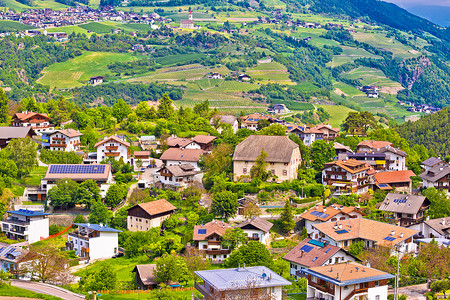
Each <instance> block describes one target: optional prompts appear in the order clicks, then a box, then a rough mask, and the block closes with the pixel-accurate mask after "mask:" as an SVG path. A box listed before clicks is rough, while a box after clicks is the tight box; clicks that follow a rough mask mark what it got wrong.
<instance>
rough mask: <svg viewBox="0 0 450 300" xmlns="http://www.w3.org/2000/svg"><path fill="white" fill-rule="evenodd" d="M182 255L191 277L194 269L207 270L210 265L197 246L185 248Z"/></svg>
mask: <svg viewBox="0 0 450 300" xmlns="http://www.w3.org/2000/svg"><path fill="white" fill-rule="evenodd" d="M182 257H183V259H184V262H185V263H186V267H187V268H188V270H189V272H190V274H191V278H193V277H194V272H195V271H201V270H209V268H210V267H211V264H210V263H209V260H207V259H205V258H204V256H203V255H202V254H201V253H200V251H199V250H198V249H197V248H194V247H189V248H186V250H185V252H184V254H183V256H182Z"/></svg>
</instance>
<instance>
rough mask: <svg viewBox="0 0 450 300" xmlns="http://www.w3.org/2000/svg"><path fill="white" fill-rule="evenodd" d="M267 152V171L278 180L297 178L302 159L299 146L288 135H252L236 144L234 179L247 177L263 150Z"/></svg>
mask: <svg viewBox="0 0 450 300" xmlns="http://www.w3.org/2000/svg"><path fill="white" fill-rule="evenodd" d="M262 150H264V151H265V152H266V153H267V158H266V162H268V164H269V165H268V166H267V171H268V172H269V173H270V174H271V175H272V176H273V180H274V181H276V182H282V181H286V180H292V179H296V178H297V169H298V166H299V165H300V163H301V161H302V156H301V153H300V148H299V146H298V145H297V144H296V143H294V142H293V141H291V140H290V139H289V138H288V137H287V136H269V135H250V136H249V137H247V138H246V139H245V140H243V141H242V142H241V143H239V144H238V145H237V146H236V149H235V151H234V154H233V173H234V180H235V181H237V180H240V179H247V178H249V176H250V170H251V169H252V167H253V166H254V165H255V162H256V160H257V158H258V157H259V155H260V154H261V151H262Z"/></svg>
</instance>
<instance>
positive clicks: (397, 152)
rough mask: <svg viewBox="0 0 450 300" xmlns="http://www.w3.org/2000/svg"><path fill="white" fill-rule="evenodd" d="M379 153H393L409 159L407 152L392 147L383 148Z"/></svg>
mask: <svg viewBox="0 0 450 300" xmlns="http://www.w3.org/2000/svg"><path fill="white" fill-rule="evenodd" d="M378 152H381V153H384V152H391V153H395V154H397V155H400V156H403V157H407V156H408V154H406V152H405V151H403V150H400V149H398V148H395V147H392V146H385V147H383V148H381V149H380V150H379V151H378Z"/></svg>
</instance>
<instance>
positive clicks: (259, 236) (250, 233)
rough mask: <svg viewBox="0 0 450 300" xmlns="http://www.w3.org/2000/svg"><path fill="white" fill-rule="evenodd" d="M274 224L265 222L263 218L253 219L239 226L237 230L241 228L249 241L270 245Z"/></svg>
mask: <svg viewBox="0 0 450 300" xmlns="http://www.w3.org/2000/svg"><path fill="white" fill-rule="evenodd" d="M272 226H273V223H271V222H269V221H267V220H264V219H263V218H261V217H253V218H251V219H249V220H245V221H244V222H242V223H240V224H239V225H237V226H236V227H237V228H241V229H242V230H243V231H244V233H245V234H246V235H247V238H248V240H249V241H258V242H260V243H261V244H264V245H269V243H270V232H269V231H270V228H272Z"/></svg>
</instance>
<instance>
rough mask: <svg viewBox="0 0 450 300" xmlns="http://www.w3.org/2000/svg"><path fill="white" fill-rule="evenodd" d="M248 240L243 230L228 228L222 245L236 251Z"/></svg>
mask: <svg viewBox="0 0 450 300" xmlns="http://www.w3.org/2000/svg"><path fill="white" fill-rule="evenodd" d="M247 240H248V238H247V234H246V233H245V232H244V230H242V229H241V228H238V227H235V228H228V229H227V230H225V233H224V234H223V236H222V245H225V246H228V248H230V250H234V249H235V248H236V247H240V246H241V245H243V244H245V243H246V242H247Z"/></svg>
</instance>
